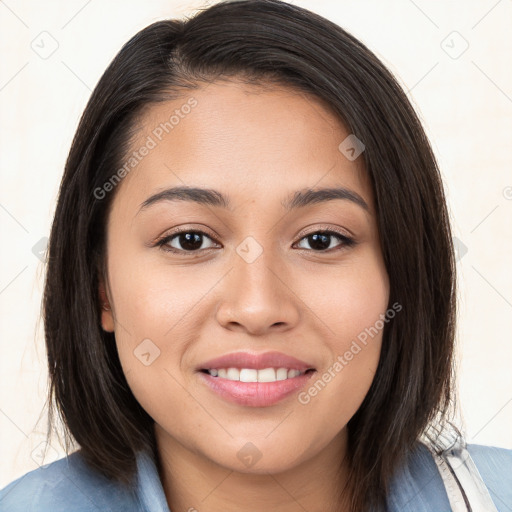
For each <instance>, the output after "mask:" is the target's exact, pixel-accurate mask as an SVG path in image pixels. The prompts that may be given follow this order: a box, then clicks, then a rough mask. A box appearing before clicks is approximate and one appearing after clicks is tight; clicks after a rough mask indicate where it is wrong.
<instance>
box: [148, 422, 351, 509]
mask: <svg viewBox="0 0 512 512" xmlns="http://www.w3.org/2000/svg"><path fill="white" fill-rule="evenodd" d="M155 435H156V441H157V447H158V454H159V471H160V479H161V481H162V485H163V488H164V492H165V495H166V498H167V503H168V504H169V509H170V510H171V512H182V511H183V512H185V511H190V512H193V511H197V512H202V511H205V510H208V512H225V511H226V510H247V507H248V504H250V510H251V511H252V512H268V511H269V510H272V511H276V512H304V510H322V511H324V512H331V511H332V512H345V511H348V510H349V508H348V506H347V503H348V496H347V497H345V498H344V499H343V501H344V503H339V494H338V493H339V489H340V486H341V487H342V486H343V485H344V483H345V482H346V479H347V476H348V468H347V465H346V463H345V462H344V461H345V460H346V458H345V453H346V446H347V432H346V429H343V430H342V431H341V432H340V434H339V435H338V436H337V437H336V438H335V439H333V440H332V442H331V443H329V444H328V445H326V446H325V447H324V448H323V449H322V450H320V451H319V452H318V453H317V454H316V455H315V456H314V457H313V458H311V459H308V460H305V461H302V462H301V463H300V464H299V465H297V466H295V467H293V468H291V469H287V470H285V471H281V472H278V473H269V472H265V471H264V472H259V473H255V472H252V473H243V472H239V471H236V470H232V469H230V468H229V467H225V466H222V465H219V464H217V463H216V462H214V461H212V460H210V459H208V458H206V457H204V456H203V455H202V454H200V453H197V452H193V451H191V450H189V449H187V448H186V447H185V446H183V445H182V444H180V443H179V442H178V441H177V440H176V439H175V438H173V437H171V436H169V435H168V434H167V433H166V432H165V431H164V430H163V429H161V428H160V427H159V426H158V425H155Z"/></svg>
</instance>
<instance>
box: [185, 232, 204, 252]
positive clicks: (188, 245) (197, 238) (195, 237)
mask: <svg viewBox="0 0 512 512" xmlns="http://www.w3.org/2000/svg"><path fill="white" fill-rule="evenodd" d="M201 237H202V235H200V234H199V233H182V234H181V235H180V245H181V247H182V248H183V249H186V250H189V251H193V250H195V249H200V248H201V243H202V240H201Z"/></svg>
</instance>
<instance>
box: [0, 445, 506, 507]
mask: <svg viewBox="0 0 512 512" xmlns="http://www.w3.org/2000/svg"><path fill="white" fill-rule="evenodd" d="M467 450H468V452H469V453H470V455H471V457H472V459H473V461H474V462H475V465H476V466H477V468H478V471H479V472H480V474H481V476H482V478H483V480H484V482H485V484H486V485H487V488H488V490H489V494H490V496H491V498H492V500H493V501H494V503H495V505H496V508H497V510H498V512H511V511H512V450H507V449H504V448H495V447H490V446H481V445H472V444H469V445H467ZM192 507H195V508H196V509H197V510H199V511H201V510H206V507H205V505H204V504H202V503H200V502H199V497H198V503H193V504H191V508H192ZM387 507H388V511H389V512H445V511H446V512H449V511H450V505H449V501H448V497H447V494H446V491H445V488H444V484H443V481H442V479H441V477H440V474H439V471H438V469H437V466H436V464H435V462H434V460H433V458H432V455H431V454H430V452H429V450H428V449H427V447H426V446H425V445H423V444H422V443H417V446H416V448H415V450H414V451H413V452H411V454H410V455H409V457H408V459H407V461H406V463H405V464H404V465H403V466H402V467H401V468H400V469H399V470H398V471H397V472H396V474H395V475H394V476H393V478H392V482H391V492H390V495H389V496H388V503H387ZM0 511H2V512H98V511H101V512H170V510H169V507H168V505H167V500H166V498H165V494H164V490H163V488H162V484H161V481H160V477H159V475H158V471H157V468H156V465H155V462H154V460H153V459H152V457H151V456H150V455H149V454H148V453H146V452H140V453H139V454H138V455H137V484H136V486H135V487H134V488H133V489H132V490H131V491H128V490H125V489H124V488H123V487H121V486H120V485H118V484H116V483H114V482H111V481H109V480H108V479H107V478H105V477H104V476H102V475H100V474H98V473H97V472H95V471H94V470H92V469H91V468H89V467H88V466H87V465H86V464H85V462H84V460H83V458H82V456H81V455H80V452H75V453H73V454H71V455H69V456H68V457H65V458H63V459H60V460H58V461H56V462H53V463H51V464H48V465H47V466H43V467H40V468H38V469H36V470H34V471H31V472H29V473H27V474H25V475H24V476H22V477H21V478H18V479H17V480H15V481H14V482H12V483H11V484H9V485H8V486H7V487H5V488H4V489H2V490H1V491H0ZM475 512H481V511H475ZM482 512H483V511H482Z"/></svg>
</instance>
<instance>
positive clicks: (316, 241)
mask: <svg viewBox="0 0 512 512" xmlns="http://www.w3.org/2000/svg"><path fill="white" fill-rule="evenodd" d="M330 236H331V235H324V234H322V233H315V234H314V235H310V236H309V245H310V247H311V248H312V249H318V250H323V249H328V248H329V245H330V243H329V242H330V240H329V239H330Z"/></svg>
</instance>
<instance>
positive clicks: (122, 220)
mask: <svg viewBox="0 0 512 512" xmlns="http://www.w3.org/2000/svg"><path fill="white" fill-rule="evenodd" d="M454 283H455V268H454V258H453V247H452V242H451V233H450V226H449V222H448V215H447V209H446V204H445V198H444V193H443V187H442V183H441V180H440V176H439V171H438V168H437V164H436V162H435V159H434V156H433V154H432V151H431V148H430V146H429V143H428V141H427V139H426V137H425V134H424V132H423V130H422V127H421V125H420V122H419V121H418V118H417V116H416V114H415V113H414V111H413V109H412V107H411V105H410V104H409V102H408V100H407V98H406V96H405V94H404V93H403V91H402V90H401V89H400V87H399V85H398V84H397V82H396V81H395V79H394V78H393V76H392V75H391V74H390V73H389V71H387V70H386V69H385V68H384V66H383V65H382V64H381V63H380V61H379V60H378V59H377V58H376V57H375V56H374V55H373V54H372V53H371V52H370V51H369V50H368V49H367V48H365V47H364V46H363V45H362V44H361V43H360V42H359V41H357V40H356V39H355V38H353V37H352V36H351V35H349V34H347V33H346V32H345V31H344V30H342V29H341V28H340V27H338V26H336V25H334V24H333V23H331V22H329V21H327V20H325V19H324V18H321V17H320V16H318V15H315V14H313V13H311V12H309V11H307V10H305V9H301V8H299V7H296V6H292V5H288V4H286V3H283V2H280V1H278V0H249V1H242V2H240V1H238V2H224V3H221V4H217V5H215V6H213V7H211V8H209V9H207V10H205V11H203V12H201V13H200V14H198V15H197V16H195V17H194V18H192V19H190V20H188V21H177V20H170V21H162V22H158V23H155V24H153V25H151V26H149V27H147V28H146V29H144V30H142V31H141V32H140V33H138V34H137V35H136V36H135V37H133V38H132V39H131V40H130V41H129V42H128V43H127V44H126V45H125V46H124V47H123V48H122V50H121V51H120V53H119V54H118V55H117V57H116V58H115V59H114V61H113V62H112V63H111V65H110V66H109V68H108V69H107V70H106V72H105V73H104V75H103V77H102V78H101V80H100V82H99V83H98V85H97V87H96V89H95V91H94V92H93V94H92V96H91V99H90V101H89V103H88V105H87V107H86V110H85V112H84V114H83V117H82V120H81V122H80V125H79V127H78V130H77V133H76V136H75V139H74V142H73V145H72V147H71V150H70V154H69V157H68V161H67V164H66V169H65V173H64V177H63V181H62V184H61V189H60V194H59V200H58V205H57V209H56V213H55V219H54V223H53V227H52V232H51V237H50V243H49V261H48V273H47V280H46V285H45V294H44V314H45V336H46V342H47V349H48V360H49V370H50V378H51V395H50V398H51V399H53V400H54V401H55V404H56V407H57V411H58V413H59V414H60V415H61V416H62V419H63V420H64V423H65V425H66V427H67V428H68V430H69V432H68V434H69V439H67V442H68V443H69V442H70V441H71V440H76V442H77V443H78V445H79V447H80V449H79V450H78V451H77V452H76V453H73V454H72V455H69V456H68V457H67V458H65V459H62V460H60V461H57V462H54V463H52V464H50V465H49V466H48V467H46V468H41V469H39V470H36V471H34V472H32V473H29V474H27V475H25V476H24V477H22V478H21V479H19V480H17V481H15V482H13V483H12V484H10V485H9V486H8V487H6V488H5V489H4V490H3V491H2V493H1V495H0V498H1V499H2V502H1V503H2V505H4V503H5V507H6V510H13V511H14V510H34V511H47V510H48V511H49V510H52V511H57V510H66V511H69V510H73V511H82V510H96V509H97V510H119V511H121V510H122V511H131V510H147V511H149V510H151V511H169V510H172V511H173V512H175V511H178V510H188V511H194V510H197V511H200V512H201V511H203V510H205V511H206V510H207V511H210V512H215V511H220V510H223V511H225V510H233V511H234V510H236V511H240V510H251V511H263V510H273V511H274V510H275V511H282V512H288V511H296V510H297V511H298V510H308V511H316V510H323V511H326V510H327V511H342V512H344V511H366V510H390V511H398V510H400V511H404V510H414V511H430V510H432V511H434V510H435V511H441V510H450V507H452V508H453V510H461V508H460V507H461V506H464V508H462V510H467V509H468V508H466V506H469V505H471V506H472V507H473V510H509V509H510V508H511V507H512V494H511V492H512V491H511V489H512V483H511V477H510V475H511V474H512V452H511V451H510V450H504V449H497V448H490V447H479V446H474V445H470V446H467V447H466V446H465V444H464V442H463V440H462V438H461V436H460V433H459V432H458V430H457V428H456V427H454V426H453V425H452V424H451V423H450V421H449V417H450V414H451V406H452V405H453V397H452V380H451V379H452V358H453V348H454V327H455V326H454V319H455V284H454ZM465 502H466V505H464V503H465ZM493 502H494V503H493ZM478 507H480V508H478Z"/></svg>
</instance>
